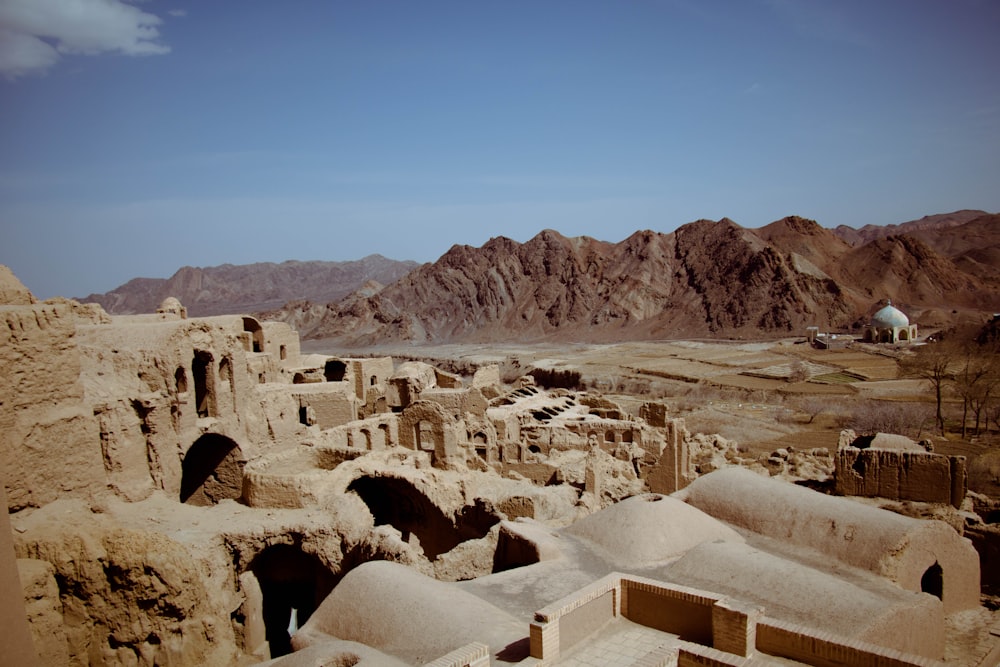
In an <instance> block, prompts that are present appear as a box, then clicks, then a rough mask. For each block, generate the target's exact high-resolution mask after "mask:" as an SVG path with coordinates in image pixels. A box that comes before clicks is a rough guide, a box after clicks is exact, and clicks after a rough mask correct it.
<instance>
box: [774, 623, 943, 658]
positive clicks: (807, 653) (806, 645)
mask: <svg viewBox="0 0 1000 667" xmlns="http://www.w3.org/2000/svg"><path fill="white" fill-rule="evenodd" d="M756 646H757V650H759V651H760V652H761V653H766V654H768V655H773V656H778V657H782V658H790V659H792V660H798V661H799V662H804V663H806V664H809V665H816V667H841V666H842V665H853V666H855V667H912V666H917V667H935V666H939V665H941V663H940V662H938V661H937V660H931V659H929V658H922V657H920V656H915V655H910V654H907V653H901V652H899V651H895V650H893V649H890V648H884V647H881V646H875V645H874V644H869V643H867V642H861V641H853V640H851V639H847V638H845V637H837V636H835V635H830V634H828V633H825V632H816V631H815V630H812V629H811V628H804V627H802V626H801V625H795V624H794V623H785V622H783V621H779V620H776V619H773V618H763V619H761V620H760V622H758V623H757V642H756Z"/></svg>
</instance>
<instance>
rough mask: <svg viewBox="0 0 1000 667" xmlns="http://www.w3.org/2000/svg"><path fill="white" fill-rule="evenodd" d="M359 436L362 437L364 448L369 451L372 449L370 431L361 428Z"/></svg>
mask: <svg viewBox="0 0 1000 667" xmlns="http://www.w3.org/2000/svg"><path fill="white" fill-rule="evenodd" d="M361 437H362V438H364V441H365V449H367V450H369V451H370V450H371V449H372V432H371V431H369V430H368V429H366V428H363V429H361Z"/></svg>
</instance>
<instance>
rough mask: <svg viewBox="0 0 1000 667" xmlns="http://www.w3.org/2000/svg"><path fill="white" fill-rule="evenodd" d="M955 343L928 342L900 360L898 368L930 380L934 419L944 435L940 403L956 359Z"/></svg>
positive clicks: (906, 374)
mask: <svg viewBox="0 0 1000 667" xmlns="http://www.w3.org/2000/svg"><path fill="white" fill-rule="evenodd" d="M957 356H958V355H957V351H956V348H955V345H954V344H952V343H950V342H945V341H942V342H937V343H929V344H927V345H925V346H923V347H921V348H919V349H918V350H917V351H916V352H914V353H913V354H912V355H909V356H907V357H904V358H903V359H902V360H900V364H899V366H900V370H901V371H902V373H903V375H905V376H907V377H915V378H922V379H924V380H927V381H928V382H930V384H931V387H932V388H933V390H934V399H935V402H936V403H937V411H936V413H935V419H936V421H937V427H938V429H939V430H940V431H941V435H944V415H942V413H941V404H942V402H943V399H944V390H945V388H946V386H947V384H948V382H949V381H950V379H951V377H952V376H951V374H950V369H951V367H952V365H953V364H954V363H955V361H956V359H957Z"/></svg>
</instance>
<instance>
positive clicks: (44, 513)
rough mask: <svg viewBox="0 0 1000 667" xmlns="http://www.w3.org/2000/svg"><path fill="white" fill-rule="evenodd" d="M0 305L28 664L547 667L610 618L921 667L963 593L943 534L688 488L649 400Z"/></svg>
mask: <svg viewBox="0 0 1000 667" xmlns="http://www.w3.org/2000/svg"><path fill="white" fill-rule="evenodd" d="M4 271H6V270H4ZM0 301H2V304H0V316H2V318H3V326H4V330H3V331H4V333H3V336H4V340H3V341H2V342H0V420H2V423H0V471H2V476H3V483H4V485H3V488H4V492H5V495H6V502H7V507H8V510H9V512H10V518H9V521H10V529H9V530H8V529H6V527H5V526H0V537H2V538H3V539H2V540H0V557H2V558H3V559H4V562H3V563H2V565H4V567H5V568H6V569H7V570H8V571H14V570H15V569H16V571H17V572H18V573H19V582H18V583H19V586H18V590H13V588H12V584H10V582H7V583H6V584H5V585H4V587H3V588H0V593H2V594H3V602H4V606H5V607H7V608H12V609H13V608H16V609H17V613H15V614H14V616H15V617H16V616H20V620H18V619H17V618H15V619H14V621H12V625H11V637H12V638H14V639H12V640H11V641H10V642H9V647H8V649H7V650H9V651H14V650H17V644H18V642H17V640H16V638H17V637H22V638H27V640H26V641H25V642H23V643H22V645H21V646H22V648H23V650H25V651H27V653H30V652H31V650H32V647H33V650H34V652H35V653H36V654H37V655H38V656H39V659H40V664H45V665H87V664H122V665H155V664H171V665H203V664H212V665H250V664H257V663H261V662H265V661H269V660H270V661H272V662H269V663H268V664H274V665H281V664H283V662H285V663H286V664H288V665H294V664H299V663H298V662H286V661H290V660H293V659H299V660H306V659H310V660H315V663H309V664H357V665H364V664H369V665H394V664H400V665H402V664H434V665H440V666H442V667H444V666H445V665H455V666H456V667H457V666H460V665H480V666H481V665H487V664H498V663H500V662H503V663H504V664H511V663H513V664H525V665H555V664H559V661H560V660H561V659H563V658H566V657H567V656H570V655H572V652H573V651H574V650H580V647H583V646H585V645H586V644H587V642H592V641H597V639H598V638H599V637H603V636H606V635H607V633H606V632H605V631H603V630H602V631H601V632H598V630H601V629H602V628H605V629H606V628H608V627H617V626H615V624H616V623H617V624H623V623H626V622H627V623H628V624H629V625H628V626H627V627H628V628H632V627H633V626H634V627H635V628H638V630H636V632H640V633H645V634H644V635H643V636H644V637H645V638H646V639H645V640H644V641H647V642H649V643H648V646H647V648H646V649H645V651H644V653H643V654H642V655H637V656H635V660H636V661H635V663H634V664H713V665H714V664H719V665H728V664H743V663H741V662H739V660H741V659H745V658H746V657H747V656H752V655H755V654H757V653H761V654H767V655H776V656H781V657H783V658H785V659H787V660H792V661H799V662H802V663H804V664H830V662H829V660H830V659H831V656H835V655H849V656H853V657H857V658H858V659H859V660H865V661H867V660H874V659H876V658H877V659H878V660H883V659H886V660H888V659H891V660H896V661H897V662H883V663H879V664H900V665H903V664H932V661H933V660H936V659H940V658H941V657H942V654H943V650H944V641H945V639H944V635H943V632H944V630H943V628H944V618H945V616H946V615H947V614H951V613H954V612H957V611H961V610H966V609H970V608H974V607H976V606H977V605H978V582H979V562H978V557H977V555H976V552H975V551H974V550H973V549H972V547H971V546H970V545H969V543H968V541H966V540H964V539H962V538H961V537H959V535H958V534H957V533H956V532H955V531H954V530H952V529H951V528H950V527H948V526H946V525H944V524H939V523H937V522H927V521H917V520H915V519H909V518H906V517H902V516H898V515H893V514H890V513H887V512H883V511H881V510H876V509H872V508H867V507H861V506H855V505H853V504H852V503H850V502H849V501H845V500H843V499H837V498H830V497H826V496H822V495H820V494H817V493H815V492H812V491H809V490H806V489H803V488H799V487H795V486H792V485H789V484H785V483H781V482H775V481H771V480H768V479H765V478H762V477H760V476H758V475H756V474H754V473H751V472H748V471H746V470H742V469H739V468H725V469H722V470H718V471H716V472H712V473H710V474H707V475H702V476H700V477H699V475H698V467H697V466H696V464H695V462H694V458H695V452H694V449H696V448H698V447H701V446H703V444H698V443H704V442H706V439H704V438H700V439H695V438H692V437H691V436H690V434H689V433H688V432H687V430H686V429H685V427H684V424H683V422H682V421H681V420H678V419H674V418H671V417H670V415H669V414H668V411H667V409H666V407H665V406H664V405H662V404H659V403H655V402H653V403H647V404H645V405H643V406H642V408H641V409H640V410H639V413H638V414H637V415H630V414H627V413H626V412H625V411H624V410H623V409H622V408H621V407H619V406H618V405H616V404H615V403H613V402H611V401H608V400H607V399H605V398H603V397H601V396H598V395H593V394H587V393H581V392H571V391H565V390H546V389H542V388H540V387H537V386H535V385H534V383H533V382H532V381H531V380H530V378H523V379H522V380H521V381H520V382H519V383H517V384H516V385H515V386H513V387H511V386H505V385H504V384H502V383H501V382H500V374H499V370H498V369H497V367H495V366H492V367H484V368H481V369H480V370H479V371H478V372H477V373H476V374H475V376H474V377H472V378H471V379H470V378H462V377H459V376H456V375H453V374H449V373H446V372H444V371H442V370H440V369H437V368H435V367H433V366H431V365H428V364H425V363H420V362H397V361H394V360H393V359H391V358H388V357H378V358H346V357H341V356H331V355H317V354H303V353H302V352H301V350H300V347H299V340H298V336H297V334H296V333H295V332H294V331H293V330H292V329H290V328H289V327H288V326H287V325H286V324H283V323H276V322H262V321H259V320H257V319H255V318H254V317H250V316H221V317H209V318H189V317H188V316H187V313H186V312H185V310H184V307H183V305H182V304H180V303H179V302H177V301H176V299H168V300H167V301H165V302H164V303H163V304H162V306H161V307H160V308H159V309H158V312H156V313H151V314H147V315H135V316H122V317H109V316H108V315H107V314H106V313H104V311H103V310H101V309H100V308H99V307H97V306H94V305H81V304H78V303H76V302H73V301H68V300H61V299H57V300H50V301H47V302H44V303H39V302H37V301H36V300H35V299H34V298H33V297H32V296H31V295H30V293H28V292H27V290H25V289H24V288H23V286H21V285H20V284H19V283H18V282H17V281H16V279H15V278H13V276H12V275H10V274H9V272H6V273H0ZM707 446H708V447H709V448H711V447H716V448H718V449H719V451H722V452H723V453H724V456H730V453H728V452H727V451H726V447H725V443H722V442H721V441H720V440H718V439H716V440H714V441H711V442H710V444H709V445H707ZM717 453H718V452H717ZM865 460H867V459H865ZM838 465H840V464H839V463H838ZM844 465H847V466H848V467H850V468H852V469H855V470H856V469H857V465H856V464H855V463H849V462H847V461H846V459H845V463H844ZM864 465H875V463H865V464H864ZM713 467H714V466H713ZM707 469H708V468H707V467H706V468H704V469H702V470H701V472H706V471H707ZM935 474H936V473H935ZM15 557H16V568H14V566H13V563H11V562H9V561H11V560H13V559H14V558H15ZM722 572H724V573H726V576H725V577H724V578H722V579H720V578H719V577H718V576H717V575H718V573H722ZM845 573H847V574H845ZM779 582H780V585H779ZM834 599H836V600H837V602H836V603H833V602H831V601H832V600H834ZM8 603H9V604H8ZM12 605H14V606H12ZM25 619H26V621H27V622H21V621H24V620H25ZM623 627H625V626H623ZM623 631H624V630H623ZM293 649H294V650H295V652H294V653H293V654H292V655H287V656H286V654H288V653H289V652H291V651H293ZM845 652H846V653H845ZM27 653H26V654H25V655H27ZM281 656H286V657H281ZM873 656H874V657H873ZM886 656H888V657H886ZM640 660H647V662H640ZM671 661H673V662H671ZM25 664H28V663H25ZM302 664H305V663H304V662H303V663H302ZM567 664H569V663H567ZM622 664H626V663H622ZM869 664H876V663H875V662H870V663H869Z"/></svg>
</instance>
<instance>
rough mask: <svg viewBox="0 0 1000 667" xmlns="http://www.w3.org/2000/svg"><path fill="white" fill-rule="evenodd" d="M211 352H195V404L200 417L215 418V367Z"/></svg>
mask: <svg viewBox="0 0 1000 667" xmlns="http://www.w3.org/2000/svg"><path fill="white" fill-rule="evenodd" d="M213 361H214V358H213V357H212V353H211V352H205V351H203V350H195V352H194V358H193V359H192V360H191V373H192V375H194V404H195V407H196V409H197V411H198V416H199V417H214V416H215V414H216V411H215V408H216V406H215V365H214V364H213Z"/></svg>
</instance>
